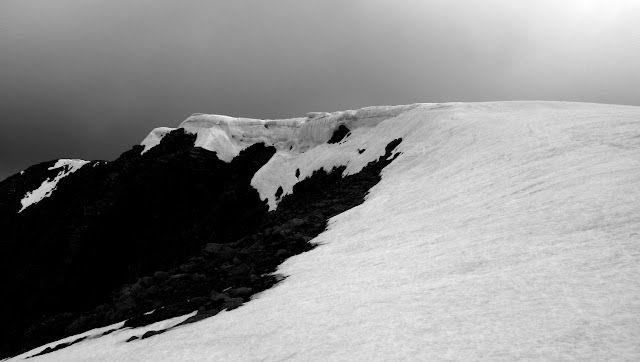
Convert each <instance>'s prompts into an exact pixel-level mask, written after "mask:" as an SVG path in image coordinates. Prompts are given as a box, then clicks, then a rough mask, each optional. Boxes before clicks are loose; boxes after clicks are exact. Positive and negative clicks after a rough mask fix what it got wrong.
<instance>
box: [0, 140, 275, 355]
mask: <svg viewBox="0 0 640 362" xmlns="http://www.w3.org/2000/svg"><path fill="white" fill-rule="evenodd" d="M194 140H195V135H191V134H186V133H185V132H184V131H183V130H182V129H179V130H176V131H173V132H171V133H170V134H168V135H167V136H165V137H164V138H163V140H162V142H161V143H160V144H159V145H158V146H156V147H154V148H153V149H151V150H150V151H149V152H147V153H145V154H143V155H141V154H140V151H141V150H142V147H141V146H135V147H133V148H132V149H131V150H129V151H127V152H125V153H124V154H122V155H121V156H120V157H119V158H118V159H116V160H115V161H113V162H104V163H99V164H97V163H92V164H87V165H85V166H83V167H82V168H80V169H79V170H78V171H76V172H75V173H73V174H71V175H69V176H67V177H65V178H63V179H62V180H61V181H60V182H59V183H58V185H57V188H56V190H55V192H53V194H52V195H51V196H50V197H48V198H45V199H43V200H42V201H40V202H39V203H37V204H34V205H32V206H30V207H28V208H26V209H25V210H24V211H23V212H21V213H18V210H20V207H21V205H20V199H21V198H22V197H23V196H24V194H25V193H26V192H27V191H31V190H33V189H35V188H37V187H38V186H39V185H40V183H42V181H43V180H44V179H45V178H47V177H49V178H50V177H54V176H55V175H56V174H57V172H58V171H55V170H48V168H49V167H51V166H52V165H53V164H54V161H51V162H46V163H43V164H39V165H36V166H33V167H31V168H29V169H28V170H26V171H25V172H24V174H22V175H20V174H17V175H14V176H12V177H10V178H8V179H6V180H5V181H3V182H2V183H0V233H1V234H0V240H1V242H0V248H1V249H0V250H1V252H0V283H2V285H3V287H4V290H5V291H8V293H7V294H5V298H2V301H1V302H0V303H1V304H0V319H2V320H3V328H2V330H0V355H1V356H5V355H8V354H10V353H15V352H20V351H21V350H24V349H28V348H29V347H34V346H36V345H40V344H43V343H46V342H48V341H50V340H54V339H57V338H60V337H63V336H65V335H71V334H74V333H78V332H81V331H82V330H86V329H88V328H93V327H97V326H100V325H104V324H105V322H108V321H112V320H114V317H120V318H121V317H125V318H126V317H127V316H128V315H129V314H130V313H133V312H137V311H138V310H139V309H138V306H137V305H136V304H135V303H134V302H133V301H131V300H127V301H122V303H120V304H119V306H118V309H117V310H110V313H112V314H107V313H102V314H99V315H98V316H94V315H91V316H86V317H79V315H80V314H81V313H82V312H85V311H88V310H93V309H94V308H96V307H98V308H100V305H102V304H103V303H105V302H107V301H109V300H110V294H112V293H113V292H114V291H115V290H118V288H120V287H121V286H122V285H123V284H125V283H127V284H129V283H132V282H135V281H136V280H138V281H139V284H133V285H132V287H133V288H143V289H145V290H147V289H148V288H147V287H148V286H149V285H152V284H153V281H154V280H155V279H156V276H157V278H158V279H163V275H162V272H160V273H159V274H158V275H155V274H154V272H155V271H158V270H166V269H167V268H171V267H172V266H175V265H179V264H181V263H184V261H185V260H188V258H189V257H190V256H192V255H193V254H194V253H198V252H199V251H200V249H201V248H202V246H203V245H205V244H206V243H207V242H210V241H212V240H215V241H216V242H220V243H227V242H230V241H233V240H236V239H238V238H240V237H242V236H243V235H246V234H248V233H252V232H254V231H255V230H254V228H255V227H257V226H258V225H260V223H261V222H262V219H263V218H264V217H265V215H266V213H267V210H268V207H267V205H266V203H265V202H263V201H261V200H260V198H259V195H258V193H257V191H256V190H255V189H254V188H253V187H251V185H250V180H251V177H253V174H255V172H256V171H257V170H258V169H259V168H260V167H261V166H262V165H264V164H265V163H266V162H267V161H268V160H269V159H270V158H271V156H272V155H273V154H274V153H275V149H274V148H272V147H265V146H264V145H262V144H256V145H253V146H251V147H249V148H247V149H246V150H244V151H243V152H242V153H241V154H240V155H239V156H238V157H236V158H234V160H233V161H232V162H231V163H225V162H223V161H220V160H219V159H218V158H217V156H216V153H215V152H211V151H208V150H205V149H202V148H196V147H193V142H194ZM183 267H184V268H187V269H188V267H189V266H188V265H184V266H183ZM144 275H150V276H149V277H146V278H145V279H139V278H141V277H143V276H144ZM167 276H168V275H167ZM189 276H190V277H191V274H189ZM195 279H196V280H197V279H198V276H195ZM200 279H201V280H202V279H203V278H200ZM205 279H206V278H205ZM152 291H153V290H152ZM103 309H105V307H103Z"/></svg>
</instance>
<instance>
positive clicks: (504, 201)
mask: <svg viewBox="0 0 640 362" xmlns="http://www.w3.org/2000/svg"><path fill="white" fill-rule="evenodd" d="M398 109H399V111H396V112H395V113H394V114H391V115H389V116H388V117H372V118H370V120H371V122H370V123H369V124H368V123H367V121H366V120H362V119H361V121H362V122H360V123H359V124H357V125H355V126H354V124H351V125H352V133H353V134H352V135H351V136H349V137H348V138H347V139H345V140H344V141H343V142H342V143H341V144H339V145H337V146H336V145H332V146H328V145H325V144H322V140H326V139H328V136H327V134H329V133H330V132H328V131H327V132H326V133H325V130H327V129H334V128H335V125H336V124H337V123H336V121H331V122H333V123H331V122H325V123H328V125H327V126H322V127H320V128H319V130H320V131H318V133H314V132H315V131H312V132H310V133H309V134H305V136H299V135H300V134H301V130H300V129H301V128H302V126H301V123H302V124H306V123H309V122H307V121H301V120H293V121H292V120H288V121H284V122H282V124H281V125H279V127H281V128H282V130H280V131H278V132H273V133H268V134H267V136H268V137H267V136H265V134H266V133H265V132H256V133H255V134H251V135H250V136H247V137H246V138H240V140H239V141H238V140H233V141H230V142H227V143H224V142H223V143H216V142H219V140H220V139H223V141H225V142H226V139H225V137H227V138H229V139H234V138H233V137H230V135H234V134H235V135H238V134H242V133H243V132H245V130H247V129H248V130H252V129H255V128H254V127H259V126H261V124H260V122H256V123H255V124H253V123H251V122H249V125H247V126H242V125H241V124H242V123H243V121H242V120H240V121H234V122H235V123H234V122H231V123H229V122H227V123H224V122H218V121H219V118H218V116H212V118H213V119H214V120H213V121H212V122H209V118H208V116H202V115H199V116H194V117H195V118H190V119H188V120H187V121H185V123H183V125H182V126H183V127H185V126H187V127H191V125H192V124H196V123H197V122H200V121H201V120H202V121H206V122H203V123H200V126H198V127H199V128H197V127H194V129H193V130H192V131H194V132H198V141H197V142H198V143H200V145H202V146H205V147H206V146H207V145H209V146H211V145H214V146H212V147H213V149H214V150H218V149H216V148H215V147H222V148H221V149H220V150H221V153H226V154H227V155H230V157H232V156H233V154H234V153H236V152H237V147H242V146H243V143H250V142H253V141H251V140H256V139H261V140H262V139H265V137H267V138H268V139H269V140H270V142H273V143H274V144H278V149H279V152H278V153H277V154H276V156H274V159H273V160H272V161H273V162H271V161H270V162H269V163H268V164H267V165H265V166H264V170H260V171H258V173H256V175H255V177H254V180H253V181H252V184H254V186H256V187H257V188H258V190H259V191H260V193H261V195H264V196H265V197H266V198H269V201H270V204H271V206H272V207H275V203H274V200H273V199H272V198H271V197H272V196H271V195H272V194H271V189H273V187H275V185H282V184H284V186H283V189H290V184H289V183H291V182H295V180H292V179H291V178H289V176H288V175H289V173H290V171H292V170H294V169H295V168H297V167H300V168H301V172H302V174H303V175H305V174H308V173H309V172H310V170H311V169H313V168H318V167H323V166H330V165H333V164H338V163H341V164H347V165H348V169H347V170H348V172H355V171H357V169H358V167H360V165H361V164H362V162H364V160H365V159H366V158H367V157H369V156H365V155H367V152H371V153H372V154H373V153H378V152H377V149H378V147H379V144H385V141H386V142H388V141H389V140H391V139H395V138H399V137H401V138H403V142H402V143H401V144H400V146H399V150H400V151H401V152H402V155H401V156H400V157H398V158H397V159H396V160H395V161H394V162H393V163H392V164H391V165H389V166H388V167H387V168H386V169H385V170H384V171H383V177H382V181H381V182H380V183H379V184H378V185H377V186H375V187H374V188H373V189H372V190H371V193H370V195H369V197H368V198H367V201H366V202H365V203H364V204H362V205H360V206H358V207H355V208H353V209H351V210H349V211H347V212H345V213H343V214H341V215H339V216H337V217H335V218H334V219H332V220H331V223H330V227H329V229H328V230H327V231H326V232H324V233H322V234H321V235H320V236H319V237H318V238H316V240H315V241H316V242H317V243H320V244H321V246H319V247H317V248H315V249H313V250H312V251H310V252H307V253H304V254H301V255H298V256H295V257H293V258H291V259H289V260H288V261H287V262H285V263H284V264H283V265H282V266H281V267H280V270H279V272H280V273H283V274H286V275H288V276H289V277H288V278H287V279H285V280H284V281H283V282H282V283H280V284H279V285H277V286H276V287H274V288H272V289H269V290H267V291H265V292H264V293H262V294H261V295H259V296H258V297H257V298H255V299H254V300H252V301H250V302H249V303H247V304H245V305H244V306H242V307H240V308H238V309H235V310H233V311H226V312H222V313H220V314H218V315H217V316H215V317H213V318H210V319H206V320H204V321H201V322H198V323H194V324H190V325H186V326H184V327H179V328H177V329H175V330H172V331H169V332H167V333H164V334H161V335H157V336H154V337H151V338H149V339H145V340H142V341H134V342H131V343H125V342H124V340H120V339H117V338H95V339H90V340H87V341H83V342H80V343H78V344H75V345H72V346H71V347H68V348H66V349H63V350H61V351H58V352H54V353H51V354H47V355H43V356H41V357H38V358H37V359H36V360H104V361H107V360H221V361H222V360H234V361H242V360H266V361H276V360H285V359H291V360H300V361H306V360H334V361H335V360H344V361H353V360H423V361H424V360H492V361H493V360H520V359H525V360H540V359H544V360H567V359H572V360H573V359H578V360H611V359H615V360H638V359H640V343H638V342H639V341H640V108H638V107H627V106H611V105H597V104H579V103H556V102H500V103H450V104H422V105H415V106H411V107H404V108H396V110H398ZM352 112H353V111H352ZM356 113H357V112H356ZM373 113H374V115H375V114H376V112H375V111H374V112H373ZM325 117H326V118H330V117H329V116H326V115H325ZM337 118H338V119H339V118H340V117H337ZM347 118H349V117H347ZM227 121H228V120H227ZM215 122H218V125H219V124H224V125H226V126H229V125H231V126H234V127H235V126H238V127H236V128H234V127H231V126H230V127H229V129H230V130H227V131H224V132H221V131H220V129H222V128H224V127H213V126H211V127H208V129H210V130H208V131H207V130H205V131H203V130H202V129H206V128H207V126H209V125H211V124H216V123H215ZM254 122H255V121H254ZM267 122H269V121H267ZM276 123H277V122H276ZM290 124H294V125H296V127H295V129H297V130H296V131H292V130H289V131H287V130H286V127H288V126H287V125H290ZM226 126H225V127H226ZM242 127H244V128H242ZM262 127H264V126H263V125H262ZM323 127H324V128H323ZM238 128H241V129H240V131H239V130H238ZM247 132H248V131H247ZM287 132H289V133H287ZM256 134H257V136H256ZM296 137H297V138H296ZM291 145H293V146H294V147H293V148H291V147H290V146H291ZM232 146H233V147H232ZM234 147H235V148H234ZM296 147H298V151H296V152H294V151H295V149H296ZM288 148H291V149H290V150H288ZM358 149H366V150H367V151H365V152H363V153H362V154H360V153H358V152H357V150H358ZM336 150H339V152H338V151H336ZM303 151H304V152H303ZM352 151H356V152H352ZM309 155H313V157H311V156H309ZM360 157H362V159H360ZM305 165H306V168H305ZM269 174H275V175H276V176H273V177H271V178H269ZM302 177H304V176H302V175H301V178H302ZM285 191H286V190H285ZM39 350H40V349H37V350H35V351H36V352H37V351H39Z"/></svg>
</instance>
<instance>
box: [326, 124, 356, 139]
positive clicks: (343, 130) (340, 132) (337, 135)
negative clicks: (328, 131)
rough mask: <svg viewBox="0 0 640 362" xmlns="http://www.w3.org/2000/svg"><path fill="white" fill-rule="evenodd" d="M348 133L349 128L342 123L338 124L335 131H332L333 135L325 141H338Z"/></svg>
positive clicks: (349, 131)
mask: <svg viewBox="0 0 640 362" xmlns="http://www.w3.org/2000/svg"><path fill="white" fill-rule="evenodd" d="M350 133H351V130H350V129H349V128H347V126H345V125H344V124H341V125H340V126H338V128H336V130H335V131H333V135H331V138H330V139H329V140H328V141H327V143H339V142H340V141H342V140H343V139H345V138H347V137H349V134H350Z"/></svg>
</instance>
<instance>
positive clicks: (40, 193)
mask: <svg viewBox="0 0 640 362" xmlns="http://www.w3.org/2000/svg"><path fill="white" fill-rule="evenodd" d="M87 163H89V161H84V160H66V159H60V160H58V161H57V162H56V163H55V165H53V166H51V167H49V170H57V169H60V172H58V174H57V175H56V177H54V178H53V179H52V180H49V179H46V180H44V181H43V182H42V184H41V185H40V186H39V187H38V188H37V189H35V190H33V191H30V192H27V193H26V194H25V195H24V197H23V198H22V200H20V203H21V204H22V208H21V209H20V211H18V212H22V211H23V210H24V209H26V208H27V207H29V206H31V205H33V204H35V203H38V202H40V200H42V199H44V198H45V197H49V196H51V194H52V193H53V191H54V190H55V189H56V186H57V185H58V182H59V181H60V180H62V179H63V178H64V177H65V176H68V175H70V174H72V173H74V172H76V171H77V170H79V169H80V167H82V166H84V165H85V164H87Z"/></svg>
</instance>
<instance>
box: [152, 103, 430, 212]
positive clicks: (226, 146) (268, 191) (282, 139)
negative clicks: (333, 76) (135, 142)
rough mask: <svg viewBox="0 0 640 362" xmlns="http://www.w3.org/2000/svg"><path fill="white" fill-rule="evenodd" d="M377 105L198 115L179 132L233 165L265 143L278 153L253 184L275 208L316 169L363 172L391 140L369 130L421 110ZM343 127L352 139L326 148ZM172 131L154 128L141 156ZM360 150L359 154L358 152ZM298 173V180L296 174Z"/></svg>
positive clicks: (259, 173) (271, 206)
mask: <svg viewBox="0 0 640 362" xmlns="http://www.w3.org/2000/svg"><path fill="white" fill-rule="evenodd" d="M418 106H419V105H418V104H413V105H406V106H376V107H367V108H362V109H358V110H348V111H339V112H333V113H325V112H313V113H308V114H307V115H306V117H300V118H289V119H276V120H262V119H252V118H236V117H229V116H222V115H215V114H194V115H192V116H191V117H189V118H187V119H186V120H185V121H184V122H182V123H181V124H180V126H179V127H180V128H183V129H184V130H185V131H187V132H189V133H192V134H196V135H197V137H196V141H195V146H196V147H202V148H205V149H207V150H210V151H215V152H216V153H217V156H218V158H219V159H221V160H222V161H225V162H230V161H231V160H232V159H233V158H234V157H236V156H237V155H238V154H239V153H240V151H242V150H243V149H245V148H247V147H249V146H251V145H253V144H255V143H264V144H266V145H268V146H274V147H275V148H276V150H277V152H276V154H275V155H274V156H273V158H272V159H271V160H270V161H269V162H268V163H267V164H266V165H265V166H263V167H262V168H261V169H260V170H259V171H258V172H257V173H256V174H255V176H254V178H253V180H252V181H251V184H252V185H253V186H254V187H255V188H256V189H257V190H258V192H259V194H260V197H261V198H262V199H263V200H267V202H268V204H269V208H270V209H271V210H273V209H275V208H276V207H277V202H278V198H277V197H276V196H275V195H276V192H277V190H278V188H282V190H283V192H284V193H283V196H284V195H287V194H289V193H290V192H291V191H292V190H293V186H294V185H295V184H296V183H297V182H298V181H299V180H303V179H305V178H306V177H308V176H310V175H311V174H312V173H313V172H314V171H316V170H319V169H325V170H327V171H330V170H331V168H333V167H337V166H347V170H346V171H345V175H347V174H352V173H357V172H359V171H360V170H361V169H362V168H363V167H364V166H366V164H367V163H369V162H371V161H373V160H375V159H377V158H378V157H380V155H382V154H384V147H385V146H386V144H387V143H389V141H391V140H392V139H393V138H390V137H386V136H384V135H383V136H382V137H381V136H380V135H379V134H377V133H376V132H372V131H371V130H372V129H373V128H375V127H376V126H377V125H378V124H379V123H381V122H383V121H385V120H388V119H390V118H394V117H397V116H399V115H401V114H402V113H404V112H407V111H409V110H411V109H414V108H416V107H418ZM341 125H344V126H345V127H347V128H349V130H351V133H352V135H353V136H354V137H349V138H347V139H346V140H345V141H344V142H340V143H339V144H326V142H327V141H328V140H329V139H330V138H331V136H332V134H333V132H334V131H335V130H336V129H337V128H338V127H340V126H341ZM172 130H174V128H167V127H161V128H156V129H154V130H153V131H151V133H150V134H149V135H148V136H147V137H146V138H145V139H144V140H143V141H142V145H144V146H145V148H144V151H143V152H147V151H148V150H149V149H151V148H152V147H154V146H155V145H158V144H159V143H160V140H161V139H162V137H164V135H166V134H167V133H168V132H170V131H172ZM359 150H360V151H359ZM296 174H297V176H296Z"/></svg>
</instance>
